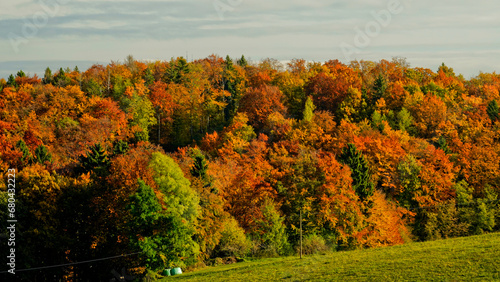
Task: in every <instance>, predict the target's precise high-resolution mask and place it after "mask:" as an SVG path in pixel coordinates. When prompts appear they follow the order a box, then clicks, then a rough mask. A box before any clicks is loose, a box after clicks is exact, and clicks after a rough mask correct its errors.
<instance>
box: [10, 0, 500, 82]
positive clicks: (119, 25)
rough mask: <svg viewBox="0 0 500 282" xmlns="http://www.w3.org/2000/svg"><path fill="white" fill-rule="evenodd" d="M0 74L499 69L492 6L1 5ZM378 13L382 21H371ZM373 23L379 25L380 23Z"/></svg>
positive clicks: (368, 2)
mask: <svg viewBox="0 0 500 282" xmlns="http://www.w3.org/2000/svg"><path fill="white" fill-rule="evenodd" d="M0 1H1V2H2V3H1V9H0V31H1V32H0V50H1V51H2V52H0V77H6V76H8V74H10V73H15V72H17V70H19V69H23V70H24V71H25V72H27V73H30V74H34V73H39V74H41V73H43V71H44V69H45V67H47V66H50V67H51V68H53V69H55V68H58V67H71V68H73V67H74V66H75V65H78V66H79V68H80V70H84V69H86V68H88V67H89V66H90V65H92V64H93V63H109V62H110V61H111V60H115V61H117V60H123V59H124V58H125V57H126V56H127V55H129V54H131V55H133V56H134V58H136V59H138V60H169V59H170V58H171V57H177V56H186V53H187V54H188V56H189V59H191V58H195V59H196V58H204V57H206V56H208V55H210V54H213V53H214V54H218V55H220V56H223V57H225V56H226V55H230V56H231V57H240V56H241V55H242V54H244V55H245V57H247V58H250V59H252V60H254V61H258V60H261V59H263V58H267V57H271V58H275V59H278V60H283V61H284V60H290V59H292V58H303V59H306V60H314V61H325V60H329V59H339V60H341V61H343V62H345V63H348V62H349V60H350V59H364V60H373V61H378V60H380V59H389V60H390V59H391V58H392V57H395V56H398V57H406V58H407V61H408V62H409V63H410V64H411V66H413V67H427V68H430V69H432V70H433V71H436V70H437V68H438V66H439V65H440V64H441V63H442V62H444V63H446V64H447V65H448V66H450V67H452V68H454V70H455V72H456V73H457V74H458V73H462V74H464V76H465V77H466V78H469V77H471V76H476V75H477V74H479V71H483V72H493V71H499V70H500V69H499V67H498V66H500V48H499V47H500V36H499V35H500V16H499V15H498V13H499V10H500V9H499V8H500V1H495V0H491V1H488V0H475V1H463V0H454V1H451V0H443V1H439V0H437V1H429V0H421V1H417V0H399V1H398V0H382V1H381V0H351V1H344V0H342V1H340V0H331V1H329V0H322V1H319V0H309V1H306V0H300V1H299V0H182V1H180V0H179V1H178V0H167V1H165V0H163V1H160V0H156V1H151V0H150V1H124V0H108V1H101V0H17V1H8V0H0ZM376 15H380V16H376ZM377 18H378V19H377Z"/></svg>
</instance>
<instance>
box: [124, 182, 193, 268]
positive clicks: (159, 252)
mask: <svg viewBox="0 0 500 282" xmlns="http://www.w3.org/2000/svg"><path fill="white" fill-rule="evenodd" d="M128 209H129V211H130V213H131V215H132V220H131V221H130V222H129V227H130V228H131V244H132V247H134V248H137V249H139V250H141V251H143V252H144V253H143V255H142V256H143V257H144V260H145V262H146V263H145V266H146V267H147V268H148V269H150V270H154V271H158V270H161V269H163V268H165V267H169V268H171V267H185V266H186V265H189V264H191V263H193V262H194V261H195V258H196V255H197V254H198V248H199V247H198V245H197V244H196V243H195V242H194V241H193V240H192V238H191V236H192V233H193V228H192V227H191V226H190V225H189V224H186V222H185V221H184V220H183V218H182V217H179V216H178V215H176V214H175V213H174V212H172V211H171V210H170V209H167V210H164V209H162V205H161V204H160V202H159V200H158V198H157V196H156V194H155V192H154V191H153V189H152V188H151V187H149V186H147V185H146V184H145V183H144V182H143V181H142V180H139V189H138V190H137V192H136V193H135V194H133V195H131V196H130V204H129V206H128Z"/></svg>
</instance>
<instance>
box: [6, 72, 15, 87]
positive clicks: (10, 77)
mask: <svg viewBox="0 0 500 282" xmlns="http://www.w3.org/2000/svg"><path fill="white" fill-rule="evenodd" d="M7 85H9V86H13V87H17V82H16V78H15V77H14V75H13V74H11V75H9V79H8V80H7Z"/></svg>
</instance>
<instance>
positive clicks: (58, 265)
mask: <svg viewBox="0 0 500 282" xmlns="http://www.w3.org/2000/svg"><path fill="white" fill-rule="evenodd" d="M141 253H144V252H137V253H131V254H125V255H118V256H112V257H105V258H99V259H91V260H84V261H79V262H71V263H64V264H57V265H49V266H40V267H32V268H25V269H16V272H21V271H30V270H40V269H47V268H56V267H63V266H70V265H77V264H83V263H89V262H95V261H103V260H108V259H115V258H121V257H128V256H133V255H137V254H141ZM7 272H8V271H2V272H0V274H1V273H7Z"/></svg>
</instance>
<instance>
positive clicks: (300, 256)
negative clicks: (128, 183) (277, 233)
mask: <svg viewBox="0 0 500 282" xmlns="http://www.w3.org/2000/svg"><path fill="white" fill-rule="evenodd" d="M300 258H301V259H302V210H300Z"/></svg>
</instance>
